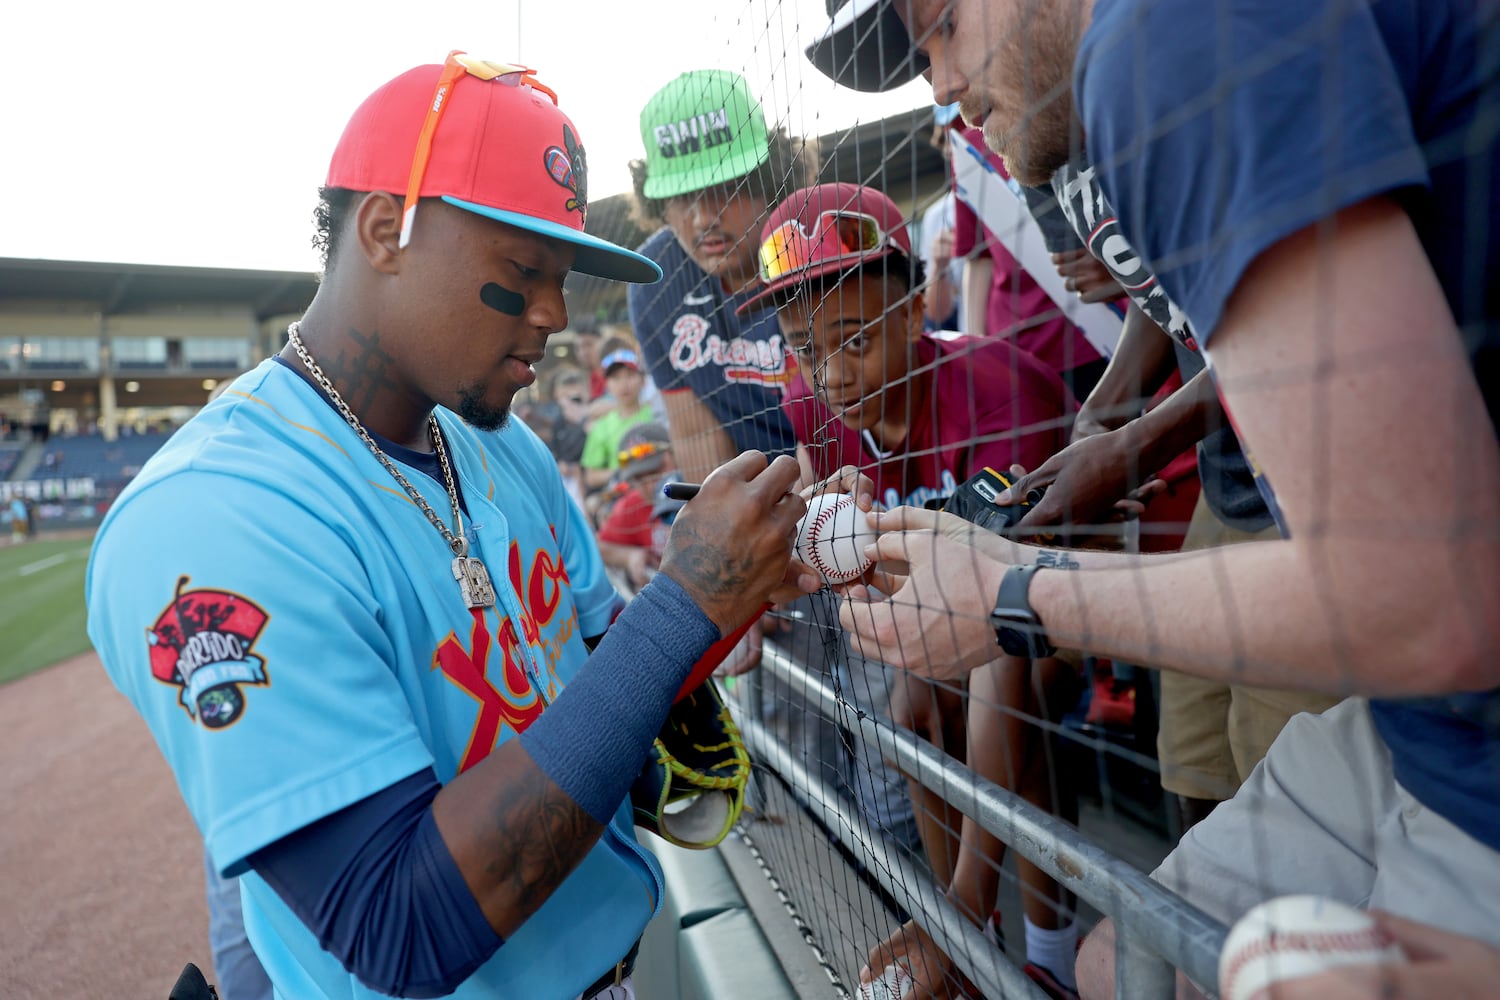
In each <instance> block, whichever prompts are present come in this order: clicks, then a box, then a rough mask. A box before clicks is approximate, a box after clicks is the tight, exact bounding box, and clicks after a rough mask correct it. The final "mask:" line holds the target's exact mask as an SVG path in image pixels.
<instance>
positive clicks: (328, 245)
mask: <svg viewBox="0 0 1500 1000" xmlns="http://www.w3.org/2000/svg"><path fill="white" fill-rule="evenodd" d="M362 195H363V193H362V192H359V191H350V190H349V189H348V188H335V187H320V188H318V207H317V208H315V209H313V227H314V230H313V238H312V245H313V249H314V250H316V251H318V257H319V258H320V259H321V260H322V262H323V271H324V273H327V272H328V271H330V270H332V269H333V264H334V263H336V262H337V261H338V256H339V254H338V251H339V244H340V242H341V240H342V237H343V232H344V229H345V226H346V224H347V223H348V221H349V212H350V210H351V209H352V208H353V206H354V203H355V201H356V200H357V199H359V198H360V197H362Z"/></svg>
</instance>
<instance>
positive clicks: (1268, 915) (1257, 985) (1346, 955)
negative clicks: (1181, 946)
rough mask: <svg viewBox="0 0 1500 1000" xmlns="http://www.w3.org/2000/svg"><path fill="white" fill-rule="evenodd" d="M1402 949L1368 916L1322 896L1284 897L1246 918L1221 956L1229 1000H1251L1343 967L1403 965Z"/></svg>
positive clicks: (1221, 985) (1233, 931) (1221, 986)
mask: <svg viewBox="0 0 1500 1000" xmlns="http://www.w3.org/2000/svg"><path fill="white" fill-rule="evenodd" d="M1405 962H1406V955H1405V953H1403V952H1402V950H1401V947H1400V946H1399V945H1397V944H1396V943H1395V941H1394V940H1393V939H1392V938H1391V937H1390V936H1389V935H1388V934H1387V933H1386V932H1385V931H1384V930H1382V929H1381V927H1380V926H1379V925H1378V924H1377V923H1376V922H1375V919H1374V918H1373V917H1371V916H1370V915H1369V914H1368V913H1365V912H1363V911H1361V910H1356V909H1354V908H1353V907H1352V906H1345V905H1344V904H1343V903H1339V902H1336V901H1334V900H1332V899H1325V898H1323V897H1321V896H1281V897H1279V898H1277V899H1272V900H1268V901H1267V902H1264V903H1261V904H1260V905H1259V906H1257V907H1254V908H1253V909H1251V910H1250V912H1248V913H1246V914H1245V915H1244V916H1243V917H1241V918H1240V919H1239V921H1238V922H1237V923H1236V924H1235V925H1234V927H1233V928H1231V929H1230V931H1229V937H1227V938H1226V939H1225V940H1224V950H1223V952H1221V953H1220V955H1219V993H1220V995H1221V996H1222V997H1223V998H1224V1000H1252V998H1255V997H1263V996H1266V995H1267V993H1266V991H1267V990H1268V989H1270V988H1272V987H1274V986H1275V984H1277V983H1281V982H1284V981H1287V980H1296V979H1302V978H1305V977H1308V976H1313V975H1316V974H1318V973H1321V972H1326V971H1329V970H1333V969H1339V968H1342V967H1343V966H1356V965H1362V966H1387V965H1402V964H1404V963H1405Z"/></svg>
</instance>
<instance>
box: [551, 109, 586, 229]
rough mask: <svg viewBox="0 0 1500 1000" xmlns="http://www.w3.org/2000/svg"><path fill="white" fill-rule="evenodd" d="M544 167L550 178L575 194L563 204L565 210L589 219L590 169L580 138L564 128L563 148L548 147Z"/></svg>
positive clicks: (565, 126)
mask: <svg viewBox="0 0 1500 1000" xmlns="http://www.w3.org/2000/svg"><path fill="white" fill-rule="evenodd" d="M542 165H543V166H544V167H546V168H547V176H548V177H551V178H552V180H553V181H555V182H556V183H558V184H560V185H562V186H563V187H565V188H567V189H568V190H569V191H572V192H573V197H571V198H569V199H568V200H567V201H566V202H565V203H564V204H563V208H564V209H565V210H567V211H569V212H577V213H578V214H579V215H582V216H584V217H587V215H588V205H589V197H588V167H587V165H586V163H585V161H584V155H583V147H582V146H580V145H579V144H578V137H577V136H575V135H574V134H573V130H572V129H571V128H569V127H568V126H567V125H564V126H563V144H562V146H561V147H559V146H548V147H547V148H546V149H545V150H543V152H542Z"/></svg>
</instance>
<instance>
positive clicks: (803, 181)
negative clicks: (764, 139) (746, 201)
mask: <svg viewBox="0 0 1500 1000" xmlns="http://www.w3.org/2000/svg"><path fill="white" fill-rule="evenodd" d="M768 150H769V155H768V156H767V157H766V162H764V163H762V164H761V165H760V166H758V167H756V168H755V169H754V170H752V171H750V172H749V173H748V174H745V175H744V176H742V177H737V178H734V179H733V180H730V181H726V182H725V184H724V186H725V187H732V188H733V190H734V193H735V194H740V193H748V194H750V195H752V196H759V197H762V198H764V199H765V200H766V203H767V204H768V205H773V204H775V203H776V202H777V201H779V200H780V199H781V197H782V196H783V195H785V194H786V193H787V192H789V191H795V190H797V189H798V188H802V187H806V186H807V185H809V184H811V183H812V182H813V179H814V178H816V177H817V175H818V141H817V140H816V139H795V138H793V137H792V136H791V135H790V134H789V133H788V132H787V130H786V129H785V128H777V129H776V130H775V131H774V132H772V133H771V138H770V141H769V143H768ZM646 172H647V167H646V161H645V160H644V159H641V160H631V161H630V181H631V184H632V186H633V187H634V188H635V198H634V199H633V200H632V204H631V216H632V217H633V218H634V219H635V222H636V224H637V225H639V226H640V227H641V228H643V229H646V230H648V231H649V230H653V229H657V228H659V227H661V226H664V225H666V222H667V214H666V210H667V199H666V198H648V197H646Z"/></svg>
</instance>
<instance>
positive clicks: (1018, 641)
mask: <svg viewBox="0 0 1500 1000" xmlns="http://www.w3.org/2000/svg"><path fill="white" fill-rule="evenodd" d="M995 638H996V639H997V640H999V642H1000V648H1001V649H1003V650H1005V651H1006V652H1007V653H1009V654H1010V655H1011V656H1030V655H1031V644H1030V643H1029V642H1028V641H1027V636H1026V633H1024V632H1018V631H1016V630H1015V629H1013V628H1001V629H996V630H995Z"/></svg>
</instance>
